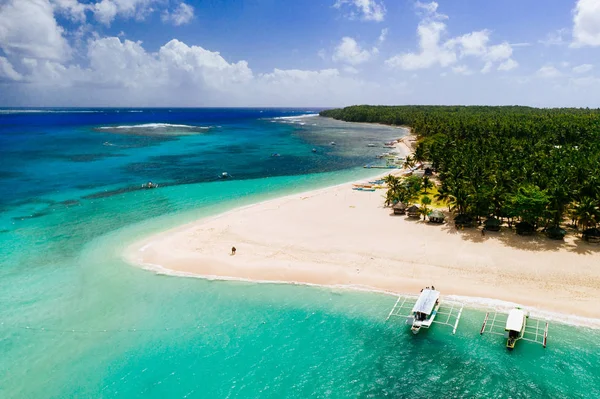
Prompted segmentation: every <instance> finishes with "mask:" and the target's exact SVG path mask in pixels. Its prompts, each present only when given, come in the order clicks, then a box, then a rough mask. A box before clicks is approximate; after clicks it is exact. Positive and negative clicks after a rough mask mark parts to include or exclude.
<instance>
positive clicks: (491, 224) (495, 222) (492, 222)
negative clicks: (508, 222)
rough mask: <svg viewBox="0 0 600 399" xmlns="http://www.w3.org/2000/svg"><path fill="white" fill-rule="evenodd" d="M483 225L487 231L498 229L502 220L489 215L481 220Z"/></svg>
mask: <svg viewBox="0 0 600 399" xmlns="http://www.w3.org/2000/svg"><path fill="white" fill-rule="evenodd" d="M483 225H484V227H485V229H486V230H487V231H500V226H502V222H501V221H500V220H499V219H496V218H495V217H489V218H487V219H486V220H485V222H483Z"/></svg>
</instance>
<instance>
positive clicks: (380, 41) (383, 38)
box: [377, 28, 388, 44]
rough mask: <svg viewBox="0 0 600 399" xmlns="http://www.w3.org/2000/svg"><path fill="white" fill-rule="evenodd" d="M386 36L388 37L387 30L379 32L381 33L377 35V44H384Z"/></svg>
mask: <svg viewBox="0 0 600 399" xmlns="http://www.w3.org/2000/svg"><path fill="white" fill-rule="evenodd" d="M387 35H388V28H383V29H382V30H381V33H380V34H379V38H378V39H377V42H378V43H379V44H381V43H383V42H385V39H386V38H387Z"/></svg>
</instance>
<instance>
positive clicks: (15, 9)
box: [0, 0, 71, 60]
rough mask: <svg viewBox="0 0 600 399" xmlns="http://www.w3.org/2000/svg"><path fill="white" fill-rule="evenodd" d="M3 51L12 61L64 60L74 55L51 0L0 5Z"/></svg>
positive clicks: (8, 2)
mask: <svg viewBox="0 0 600 399" xmlns="http://www.w3.org/2000/svg"><path fill="white" fill-rule="evenodd" d="M0 48H2V50H4V52H5V54H6V55H7V56H8V58H11V59H12V58H15V59H19V58H22V57H32V58H38V59H51V60H64V59H66V58H68V57H69V55H70V52H71V49H70V47H69V44H68V43H67V41H66V40H65V38H64V37H63V29H62V28H61V27H60V26H58V24H57V23H56V20H55V19H54V14H53V10H52V6H51V5H50V3H49V1H48V0H28V1H23V0H8V1H6V2H4V3H3V4H2V5H0Z"/></svg>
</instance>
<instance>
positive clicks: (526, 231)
mask: <svg viewBox="0 0 600 399" xmlns="http://www.w3.org/2000/svg"><path fill="white" fill-rule="evenodd" d="M515 228H516V229H517V234H519V235H522V236H530V235H532V234H533V233H535V226H534V225H532V224H531V223H529V222H519V223H517V224H516V225H515Z"/></svg>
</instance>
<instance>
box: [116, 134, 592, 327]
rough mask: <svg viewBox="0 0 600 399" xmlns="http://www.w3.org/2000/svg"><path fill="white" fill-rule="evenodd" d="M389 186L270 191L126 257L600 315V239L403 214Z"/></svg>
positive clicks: (245, 275)
mask: <svg viewBox="0 0 600 399" xmlns="http://www.w3.org/2000/svg"><path fill="white" fill-rule="evenodd" d="M405 141H408V139H407V140H405ZM409 143H410V142H409ZM399 146H400V147H401V148H403V149H404V150H408V149H410V148H409V147H408V146H406V144H405V143H404V142H403V143H401V144H399ZM383 195H384V190H377V191H374V192H361V191H355V190H352V184H351V183H349V184H342V185H338V186H334V187H329V188H325V189H320V190H315V191H310V192H305V193H301V194H294V195H290V196H286V197H282V198H277V199H274V200H269V201H264V202H261V203H258V204H254V205H251V206H247V207H244V208H239V209H235V210H233V211H230V212H227V213H225V214H222V215H219V216H216V217H212V218H208V219H202V220H198V221H195V222H192V223H189V224H186V225H185V226H181V227H179V228H176V229H173V230H169V231H166V232H162V233H160V234H157V235H154V236H152V237H149V238H147V239H145V240H142V241H140V242H138V243H136V244H134V245H132V246H131V247H129V248H128V250H127V252H126V254H125V257H126V259H127V260H128V261H130V262H131V263H134V264H136V265H139V266H142V267H146V268H150V269H154V270H156V271H159V272H164V271H165V270H170V271H174V272H179V273H182V274H187V275H196V276H211V277H213V278H234V279H245V280H252V281H267V282H268V281H272V282H282V281H287V282H297V283H307V284H318V285H335V286H355V287H356V286H358V287H363V288H370V289H374V290H382V291H388V292H397V293H416V292H419V290H420V289H421V288H422V287H424V286H429V285H435V286H436V287H437V288H438V289H439V290H441V291H442V293H443V294H444V295H460V296H469V297H481V298H493V299H499V300H504V301H510V302H515V303H519V304H522V305H526V306H532V307H536V308H539V309H545V310H548V311H552V312H559V313H564V314H572V315H578V316H582V317H591V318H600V306H597V303H598V302H599V301H600V246H598V245H594V244H588V243H586V242H583V241H582V240H581V239H580V238H578V237H574V236H567V238H566V239H565V242H564V243H563V242H556V241H551V240H549V239H547V238H545V237H543V236H541V235H540V236H535V237H520V236H517V235H515V234H514V232H513V231H510V230H508V229H504V231H501V232H499V233H493V232H488V234H486V236H485V237H482V236H481V233H480V231H479V230H477V229H465V230H461V231H457V230H456V229H455V228H454V227H453V225H452V223H450V224H444V225H434V224H430V223H427V222H424V221H423V220H419V221H416V220H414V219H408V218H407V217H405V216H393V215H392V214H393V212H392V210H391V209H390V208H385V207H384V206H383V202H384V201H383ZM232 246H235V247H236V248H237V253H236V255H234V256H232V255H231V247H232Z"/></svg>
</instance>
